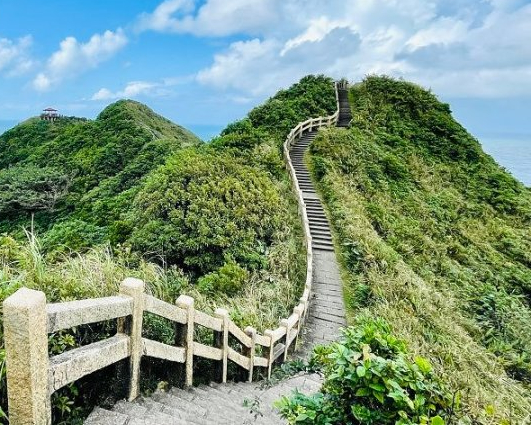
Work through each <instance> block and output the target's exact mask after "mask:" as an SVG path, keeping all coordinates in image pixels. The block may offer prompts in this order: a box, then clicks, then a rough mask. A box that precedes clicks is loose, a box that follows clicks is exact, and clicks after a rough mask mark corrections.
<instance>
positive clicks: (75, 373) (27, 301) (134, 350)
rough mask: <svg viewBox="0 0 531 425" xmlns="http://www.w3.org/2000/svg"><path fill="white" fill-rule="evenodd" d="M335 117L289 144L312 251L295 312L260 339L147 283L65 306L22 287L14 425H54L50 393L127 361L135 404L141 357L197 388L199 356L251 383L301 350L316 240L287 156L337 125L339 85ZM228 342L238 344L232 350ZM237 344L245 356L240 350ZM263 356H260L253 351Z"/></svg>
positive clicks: (9, 342) (9, 343)
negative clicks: (61, 342) (83, 337)
mask: <svg viewBox="0 0 531 425" xmlns="http://www.w3.org/2000/svg"><path fill="white" fill-rule="evenodd" d="M336 102H337V106H338V109H337V111H336V112H335V113H334V114H332V115H330V116H328V117H317V118H310V119H307V120H306V121H303V122H301V123H299V124H297V126H295V127H294V128H293V129H292V130H291V131H290V132H289V134H288V136H287V138H286V140H285V142H284V158H285V161H286V167H287V169H288V172H289V175H290V177H291V179H292V181H293V187H294V190H295V193H296V196H297V201H298V204H299V213H300V216H301V219H302V224H303V230H304V245H305V248H306V252H307V264H306V267H307V268H306V281H305V286H304V291H303V293H302V297H301V298H300V303H299V304H298V305H297V306H296V307H295V308H294V309H293V313H292V314H291V315H290V316H289V317H288V318H286V319H283V320H281V321H280V326H279V327H278V328H276V329H273V330H266V331H265V332H264V334H260V333H258V332H257V331H256V330H255V329H254V328H250V327H248V328H246V329H245V330H241V329H240V328H239V327H238V326H237V325H236V324H235V323H234V322H233V321H232V320H231V319H230V318H229V315H228V312H227V311H226V310H223V309H217V310H216V312H215V314H214V316H211V315H209V314H206V313H204V312H201V311H198V310H196V309H195V307H194V300H193V298H191V297H188V296H184V295H181V296H180V297H179V298H178V299H177V300H176V305H173V304H169V303H167V302H164V301H161V300H159V299H157V298H155V297H152V296H150V295H147V294H145V293H144V290H145V285H144V282H142V281H140V280H138V279H126V280H125V281H124V282H122V284H121V286H120V293H119V294H118V295H117V296H113V297H105V298H96V299H89V300H80V301H71V302H65V303H53V304H46V297H45V295H44V293H42V292H40V291H34V290H31V289H27V288H21V289H19V290H18V291H17V292H16V293H15V294H13V295H12V296H10V297H9V298H7V299H6V300H5V301H4V304H3V306H4V329H5V331H4V338H5V347H6V359H7V383H8V403H9V413H10V423H11V424H13V425H17V424H38V425H47V424H50V423H51V409H50V396H51V394H52V393H53V392H55V391H57V390H58V389H60V388H62V387H64V386H65V385H68V384H69V383H71V382H74V381H75V380H77V379H79V378H82V377H83V376H86V375H88V374H90V373H93V372H95V371H97V370H100V369H102V368H104V367H107V366H110V365H112V364H114V363H116V362H118V361H121V360H123V359H126V358H129V363H130V367H129V373H130V377H129V393H128V398H129V399H134V398H135V397H137V396H138V395H139V391H140V364H141V359H142V357H143V356H147V357H155V358H159V359H164V360H168V361H172V362H175V363H181V364H184V366H185V371H186V378H185V385H188V386H190V385H192V383H193V359H194V356H196V357H202V358H206V359H210V360H214V361H218V362H220V368H219V370H220V375H219V379H220V380H221V381H222V382H226V380H227V371H228V367H227V363H228V361H229V360H230V361H232V362H234V363H235V364H237V365H239V366H240V367H241V368H243V369H244V370H247V371H248V379H249V380H250V381H251V380H252V379H253V371H254V369H255V368H256V367H262V368H266V369H267V375H268V377H270V376H271V370H272V367H273V363H274V362H275V360H277V359H278V358H280V357H281V356H283V359H284V360H285V359H286V358H287V356H288V351H289V349H290V347H292V346H294V345H295V344H296V340H297V338H298V336H299V334H300V331H301V327H302V324H303V322H304V320H305V318H306V315H307V313H308V309H309V302H310V294H311V288H312V271H313V270H312V269H313V253H312V236H311V234H310V226H309V221H308V216H307V214H306V205H305V202H304V198H303V194H302V191H301V189H300V186H299V182H298V180H297V176H296V174H295V169H294V167H293V164H292V163H291V158H290V155H289V150H290V148H291V147H292V145H293V143H294V142H295V140H297V138H298V137H300V136H302V134H304V132H306V131H313V130H314V129H318V128H320V127H323V126H329V125H332V124H335V123H337V119H338V115H339V100H338V93H337V84H336ZM144 312H149V313H152V314H155V315H158V316H161V317H163V318H165V319H167V320H170V321H172V322H173V323H174V324H175V326H176V330H177V334H178V336H177V338H176V344H175V345H167V344H164V343H161V342H157V341H152V340H150V339H147V338H143V337H142V323H143V315H144ZM114 319H117V320H118V324H117V330H118V331H117V334H116V335H115V336H113V337H111V338H107V339H105V340H102V341H98V342H95V343H92V344H89V345H86V346H83V347H79V348H76V349H73V350H71V351H67V352H64V353H62V354H59V355H56V356H52V357H50V355H49V353H48V338H47V335H48V334H49V333H54V332H57V331H60V330H64V329H69V328H72V327H75V326H79V325H84V324H89V323H95V322H101V321H107V320H114ZM196 325H198V326H201V327H203V328H206V329H208V330H210V331H212V332H213V335H214V345H216V346H215V347H211V346H209V345H205V344H203V343H201V342H199V341H194V330H195V328H196ZM229 336H232V337H233V338H234V339H235V340H236V341H237V343H239V344H236V345H235V346H231V345H230V339H229ZM238 345H239V346H240V349H241V352H240V351H237V350H236V346H238ZM257 346H259V347H261V348H262V350H263V351H264V355H263V356H258V355H257V353H256V347H257Z"/></svg>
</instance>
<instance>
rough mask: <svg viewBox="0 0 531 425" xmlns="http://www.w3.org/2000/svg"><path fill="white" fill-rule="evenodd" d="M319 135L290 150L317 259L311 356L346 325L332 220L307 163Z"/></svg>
mask: <svg viewBox="0 0 531 425" xmlns="http://www.w3.org/2000/svg"><path fill="white" fill-rule="evenodd" d="M316 135H317V132H316V131H314V132H309V133H306V134H304V135H303V136H302V137H301V138H300V139H299V140H298V141H297V142H296V143H295V145H294V146H293V148H292V150H291V152H290V156H291V161H292V163H293V167H294V168H295V174H296V175H297V180H298V181H299V186H300V188H301V190H302V191H303V196H304V201H305V202H306V213H307V214H308V220H309V222H310V232H311V234H312V249H313V258H314V264H313V287H312V300H311V304H310V312H309V317H308V320H307V322H306V323H305V325H304V328H303V332H302V340H303V344H302V348H301V353H302V355H304V356H306V355H308V354H309V352H311V350H312V349H313V347H314V346H315V345H317V344H327V343H329V342H331V341H334V340H336V339H337V337H338V336H339V334H340V331H339V329H340V328H341V327H342V326H345V325H346V320H345V307H344V303H343V293H342V291H343V289H342V285H341V276H340V274H339V267H338V264H337V260H336V255H335V253H334V245H333V241H332V233H331V231H330V223H329V222H328V218H327V216H326V214H325V211H324V208H323V205H322V203H321V200H320V199H319V196H318V195H317V193H316V191H315V187H314V184H313V182H312V181H311V179H310V173H309V171H308V168H307V167H306V164H305V163H304V153H305V152H306V150H307V149H308V146H309V145H310V143H311V142H312V141H313V140H314V139H315V136H316Z"/></svg>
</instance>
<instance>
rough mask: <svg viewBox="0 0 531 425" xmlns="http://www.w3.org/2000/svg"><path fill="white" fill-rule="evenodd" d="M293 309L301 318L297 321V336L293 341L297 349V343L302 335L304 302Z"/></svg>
mask: <svg viewBox="0 0 531 425" xmlns="http://www.w3.org/2000/svg"><path fill="white" fill-rule="evenodd" d="M293 311H294V312H295V313H296V314H297V316H299V320H298V321H297V337H296V338H295V341H294V343H293V351H295V350H296V349H297V344H298V343H299V337H300V336H301V329H302V325H303V321H304V304H302V303H301V304H299V305H298V306H297V307H295V308H294V309H293ZM293 351H292V352H293Z"/></svg>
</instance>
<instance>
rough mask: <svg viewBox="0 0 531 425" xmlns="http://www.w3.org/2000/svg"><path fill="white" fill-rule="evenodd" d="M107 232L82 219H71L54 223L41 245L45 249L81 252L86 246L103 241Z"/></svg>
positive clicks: (95, 244)
mask: <svg viewBox="0 0 531 425" xmlns="http://www.w3.org/2000/svg"><path fill="white" fill-rule="evenodd" d="M106 236H107V232H106V231H105V228H102V227H99V226H96V225H94V224H91V223H87V222H85V221H83V220H78V219H72V220H68V221H64V222H59V223H56V224H55V225H54V226H53V227H52V228H51V229H50V231H49V232H47V233H46V236H45V237H44V239H43V247H44V249H45V250H47V251H54V252H56V253H58V252H61V253H62V252H68V251H71V252H82V251H84V250H86V249H87V248H90V247H94V246H97V245H99V244H102V243H104V242H105V240H106V239H107V238H106Z"/></svg>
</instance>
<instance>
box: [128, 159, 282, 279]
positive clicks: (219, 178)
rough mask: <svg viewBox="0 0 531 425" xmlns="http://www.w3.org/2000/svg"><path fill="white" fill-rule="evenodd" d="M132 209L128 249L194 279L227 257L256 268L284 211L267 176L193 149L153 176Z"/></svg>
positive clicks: (218, 264)
mask: <svg viewBox="0 0 531 425" xmlns="http://www.w3.org/2000/svg"><path fill="white" fill-rule="evenodd" d="M135 205H136V207H135V208H136V209H135V214H134V220H135V223H136V225H135V227H136V228H135V230H134V232H133V234H132V237H131V243H132V246H133V247H134V248H135V249H136V250H138V251H140V252H144V253H148V254H151V255H152V257H153V258H157V257H158V258H163V259H164V261H165V262H167V263H169V264H178V265H180V266H182V267H186V268H188V269H190V270H191V271H195V272H197V273H201V274H204V273H209V272H211V271H213V270H215V269H216V268H218V267H220V266H221V265H223V263H224V261H225V259H226V258H228V257H232V258H233V259H234V260H235V261H237V262H238V263H241V264H244V265H246V266H248V267H250V268H253V267H254V268H256V267H259V266H261V265H262V263H263V256H264V254H265V249H266V247H267V246H268V245H269V244H270V243H271V241H272V236H273V234H274V233H275V230H276V229H278V228H279V226H280V223H281V220H282V217H283V214H284V209H285V203H284V202H283V201H282V199H281V198H280V196H279V193H278V191H277V190H276V189H275V186H274V185H273V184H272V182H271V180H270V179H268V177H267V175H265V174H263V173H261V172H259V171H257V170H256V169H254V168H251V167H249V166H246V165H244V164H242V163H240V162H239V161H237V160H235V159H234V158H232V157H230V156H226V155H222V154H213V153H210V152H208V153H201V152H197V151H185V152H182V153H180V154H177V155H175V156H173V157H172V158H171V159H170V160H169V161H168V162H167V163H166V164H165V165H164V166H163V167H161V168H160V169H159V170H157V172H155V173H153V174H152V175H151V176H150V178H149V179H148V180H147V182H146V184H145V185H144V187H143V188H142V190H141V191H140V193H139V194H138V196H137V198H136V201H135Z"/></svg>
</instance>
